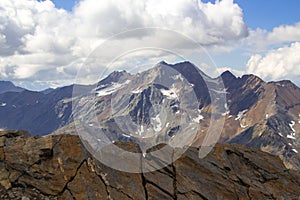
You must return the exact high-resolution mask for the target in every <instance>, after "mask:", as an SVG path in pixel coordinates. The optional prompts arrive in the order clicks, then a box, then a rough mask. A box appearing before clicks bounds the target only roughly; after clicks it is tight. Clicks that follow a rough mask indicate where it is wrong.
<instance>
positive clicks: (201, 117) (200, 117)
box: [192, 115, 204, 123]
mask: <svg viewBox="0 0 300 200" xmlns="http://www.w3.org/2000/svg"><path fill="white" fill-rule="evenodd" d="M202 119H204V117H203V116H202V115H199V116H198V117H196V118H194V119H192V121H193V122H195V123H199V122H200V120H202Z"/></svg>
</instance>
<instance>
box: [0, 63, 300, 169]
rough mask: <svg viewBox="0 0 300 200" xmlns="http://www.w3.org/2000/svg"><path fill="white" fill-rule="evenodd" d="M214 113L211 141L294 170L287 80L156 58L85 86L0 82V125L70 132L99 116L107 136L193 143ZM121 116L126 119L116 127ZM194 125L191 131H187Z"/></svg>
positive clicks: (297, 106)
mask: <svg viewBox="0 0 300 200" xmlns="http://www.w3.org/2000/svg"><path fill="white" fill-rule="evenodd" d="M165 74H169V75H170V76H169V77H168V78H166V76H165ZM183 97H184V98H183ZM186 97H188V98H186ZM180 98H181V99H184V101H183V102H181V101H178V99H180ZM91 107H92V108H93V109H94V111H91ZM161 108H164V109H161ZM214 117H215V118H216V120H215V122H216V123H220V124H221V125H220V126H221V128H222V130H221V131H222V132H221V133H220V137H218V138H217V139H218V140H217V141H216V142H218V143H228V144H240V145H247V146H250V147H256V148H258V149H260V150H262V151H265V152H269V153H271V154H274V155H278V156H279V157H280V158H281V159H282V160H283V162H284V164H285V166H286V167H287V168H292V169H300V156H299V153H298V152H300V136H299V133H300V89H299V88H298V87H297V86H296V85H295V84H293V83H292V82H291V81H279V82H265V81H263V80H262V79H260V78H259V77H257V76H255V75H244V76H242V77H236V76H234V75H233V74H232V73H231V72H229V71H226V72H224V73H222V74H221V76H220V77H217V78H210V77H209V76H207V75H205V74H204V73H203V72H202V71H200V70H199V69H198V68H197V67H196V66H195V65H193V64H192V63H190V62H182V63H177V64H174V65H171V64H167V63H165V62H160V63H158V64H157V65H155V66H154V67H153V68H151V69H149V70H146V71H144V72H141V73H138V74H129V73H127V72H126V71H115V72H113V73H111V74H110V75H108V76H107V77H106V78H105V79H103V80H100V81H99V82H98V83H95V84H93V85H86V86H85V85H71V86H66V87H60V88H57V89H53V90H47V91H46V92H45V91H42V92H35V91H29V90H26V89H23V88H19V87H16V86H14V85H13V84H12V83H10V82H3V81H2V82H0V128H1V129H6V130H7V129H21V130H27V131H29V132H31V133H32V135H40V136H43V135H48V134H65V133H68V134H77V131H78V121H79V120H78V119H79V118H80V119H84V121H85V125H86V126H87V127H88V128H94V127H95V126H94V125H95V123H97V121H98V122H99V121H100V122H101V128H102V130H103V131H104V132H105V134H104V135H105V138H106V139H107V140H109V141H110V142H115V141H123V142H137V143H140V141H141V138H150V137H151V136H152V134H153V133H155V134H156V137H155V141H151V142H150V143H151V145H155V144H158V143H164V142H170V143H172V144H174V145H175V146H176V145H178V144H177V143H178V141H180V142H181V143H180V144H179V146H180V145H181V146H184V145H189V146H194V147H200V146H201V145H202V144H203V142H204V139H205V137H206V135H207V133H209V131H210V127H211V125H210V123H212V119H213V118H214ZM128 119H130V123H129V125H126V126H125V125H123V126H118V124H120V123H122V122H123V121H124V120H125V121H126V120H128ZM166 119H167V120H170V119H171V121H172V123H171V122H168V121H166ZM219 119H220V120H219ZM222 119H223V120H224V121H223V123H224V125H223V123H222ZM95 121H96V122H95ZM182 122H184V123H182ZM185 122H189V124H188V123H185ZM168 123H169V124H168ZM79 124H80V123H79ZM123 124H126V123H123ZM80 125H82V124H80ZM85 125H83V126H85ZM116 125H117V126H116ZM195 126H196V127H197V132H193V131H191V130H192V129H193V128H191V127H195ZM216 126H219V125H217V124H216ZM174 136H176V137H174ZM173 138H177V139H176V140H175V139H173ZM89 139H91V140H93V139H94V138H87V140H89ZM98 139H99V138H98ZM176 142H177V143H176ZM152 143H153V144H152ZM181 146H180V147H181Z"/></svg>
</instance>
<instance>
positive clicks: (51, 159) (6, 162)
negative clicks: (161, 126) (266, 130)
mask: <svg viewBox="0 0 300 200" xmlns="http://www.w3.org/2000/svg"><path fill="white" fill-rule="evenodd" d="M0 141H1V142H0V165H1V166H2V167H1V170H0V198H1V199H22V198H30V199H32V198H36V199H139V200H140V199H197V200H198V199H209V200H210V199H297V198H299V196H300V182H299V180H300V174H299V172H296V171H293V170H287V169H286V168H285V167H284V165H283V163H282V162H281V160H280V159H279V158H278V157H276V156H273V155H271V154H268V153H264V152H262V151H260V150H258V149H256V148H247V147H244V146H239V145H225V144H224V145H216V147H215V148H214V150H213V151H212V152H211V153H210V154H209V155H208V156H207V157H206V158H204V159H199V158H198V153H197V149H196V148H189V149H188V150H187V151H186V153H185V154H184V155H183V156H182V157H181V158H180V159H178V160H177V161H175V162H174V163H173V164H172V165H169V166H167V167H165V168H163V169H161V170H159V171H156V172H151V173H142V174H130V173H125V172H120V171H116V170H113V169H111V168H109V167H107V166H105V165H103V164H101V163H99V162H97V160H95V159H93V157H91V156H90V155H89V154H88V152H87V151H86V150H85V149H84V148H83V147H82V145H81V142H80V139H79V138H78V136H71V135H58V136H46V137H34V138H33V137H30V136H29V134H28V133H26V132H21V131H6V132H0ZM115 145H118V146H119V147H122V148H126V149H127V150H128V151H134V150H135V149H136V150H137V151H139V150H138V147H135V145H134V144H132V143H116V144H115ZM136 150H135V151H136Z"/></svg>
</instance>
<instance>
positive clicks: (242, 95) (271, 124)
mask: <svg viewBox="0 0 300 200" xmlns="http://www.w3.org/2000/svg"><path fill="white" fill-rule="evenodd" d="M222 78H223V80H224V85H225V87H226V88H227V92H228V94H227V98H228V104H229V110H230V113H228V115H227V119H226V123H225V128H224V130H223V134H222V139H221V141H222V142H226V143H237V144H244V145H248V146H254V147H258V148H260V149H262V150H264V151H267V152H269V153H273V154H276V155H280V156H281V158H282V159H283V160H284V161H285V164H286V165H287V166H289V167H295V168H298V169H299V168H300V159H299V158H300V156H299V155H298V152H299V151H300V136H299V133H300V124H299V122H300V118H299V117H300V106H299V104H300V89H299V88H298V87H297V86H295V85H294V84H293V83H291V82H290V81H280V82H270V83H266V82H264V81H262V80H261V79H259V78H258V77H256V76H253V75H247V76H243V77H242V78H236V77H234V76H232V75H230V72H225V73H223V74H222Z"/></svg>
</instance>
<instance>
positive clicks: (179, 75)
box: [171, 74, 183, 81]
mask: <svg viewBox="0 0 300 200" xmlns="http://www.w3.org/2000/svg"><path fill="white" fill-rule="evenodd" d="M171 78H172V79H173V80H178V79H179V80H181V81H183V78H182V76H181V74H177V75H175V76H172V77H171Z"/></svg>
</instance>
